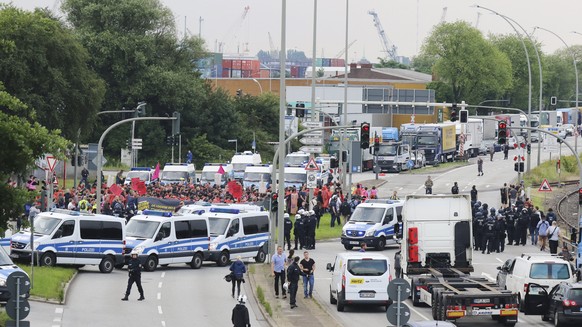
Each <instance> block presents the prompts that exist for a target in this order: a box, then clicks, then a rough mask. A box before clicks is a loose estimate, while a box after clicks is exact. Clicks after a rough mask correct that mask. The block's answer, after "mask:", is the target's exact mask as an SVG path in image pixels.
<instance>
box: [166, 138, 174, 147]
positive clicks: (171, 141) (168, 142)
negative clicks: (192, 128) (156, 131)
mask: <svg viewBox="0 0 582 327" xmlns="http://www.w3.org/2000/svg"><path fill="white" fill-rule="evenodd" d="M166 144H167V145H174V136H167V137H166Z"/></svg>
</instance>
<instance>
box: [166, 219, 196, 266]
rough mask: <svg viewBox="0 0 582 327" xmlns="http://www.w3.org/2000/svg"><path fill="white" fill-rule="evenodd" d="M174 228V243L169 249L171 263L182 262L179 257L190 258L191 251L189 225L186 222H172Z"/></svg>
mask: <svg viewBox="0 0 582 327" xmlns="http://www.w3.org/2000/svg"><path fill="white" fill-rule="evenodd" d="M174 227H175V228H176V240H175V241H174V246H172V247H171V248H170V250H171V252H172V254H171V256H172V258H173V260H172V262H174V263H177V262H183V261H181V259H180V257H183V256H186V255H187V256H190V252H191V251H192V240H191V238H192V231H191V229H190V223H189V222H188V220H176V221H174Z"/></svg>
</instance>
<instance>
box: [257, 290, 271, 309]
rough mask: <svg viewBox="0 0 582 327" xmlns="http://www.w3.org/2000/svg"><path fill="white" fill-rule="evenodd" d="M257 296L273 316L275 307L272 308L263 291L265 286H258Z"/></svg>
mask: <svg viewBox="0 0 582 327" xmlns="http://www.w3.org/2000/svg"><path fill="white" fill-rule="evenodd" d="M257 298H258V299H259V303H260V304H261V305H262V306H263V307H265V310H266V311H267V313H268V314H269V316H270V317H272V316H273V309H272V308H271V304H270V303H269V302H267V301H266V300H265V292H263V288H262V287H260V286H257Z"/></svg>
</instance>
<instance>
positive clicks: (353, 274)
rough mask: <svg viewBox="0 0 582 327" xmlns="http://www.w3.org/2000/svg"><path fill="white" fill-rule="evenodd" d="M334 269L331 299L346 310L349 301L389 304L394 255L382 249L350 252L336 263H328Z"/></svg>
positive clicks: (343, 254)
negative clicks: (387, 253)
mask: <svg viewBox="0 0 582 327" xmlns="http://www.w3.org/2000/svg"><path fill="white" fill-rule="evenodd" d="M327 270H328V271H330V272H331V284H330V285H329V302H330V303H331V304H336V305H337V311H344V308H345V306H346V305H352V304H372V305H383V306H386V309H388V306H389V305H390V304H392V300H390V299H389V297H388V284H389V283H390V281H391V280H392V275H390V259H388V258H387V257H386V256H385V255H383V254H381V253H367V252H346V253H339V254H337V255H336V257H335V261H334V263H333V265H332V264H331V263H328V264H327Z"/></svg>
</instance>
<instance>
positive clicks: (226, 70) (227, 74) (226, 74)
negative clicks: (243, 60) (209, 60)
mask: <svg viewBox="0 0 582 327" xmlns="http://www.w3.org/2000/svg"><path fill="white" fill-rule="evenodd" d="M222 77H224V78H228V77H230V69H229V68H223V69H222Z"/></svg>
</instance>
